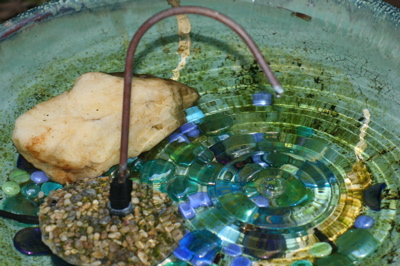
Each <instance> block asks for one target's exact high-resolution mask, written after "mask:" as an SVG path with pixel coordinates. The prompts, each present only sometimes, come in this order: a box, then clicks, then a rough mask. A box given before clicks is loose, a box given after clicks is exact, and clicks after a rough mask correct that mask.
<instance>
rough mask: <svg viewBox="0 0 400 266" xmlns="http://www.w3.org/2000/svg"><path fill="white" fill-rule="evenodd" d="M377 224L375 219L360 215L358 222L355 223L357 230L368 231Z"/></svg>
mask: <svg viewBox="0 0 400 266" xmlns="http://www.w3.org/2000/svg"><path fill="white" fill-rule="evenodd" d="M374 223H375V220H374V218H372V217H371V216H368V215H360V216H358V217H357V219H356V221H355V222H354V227H355V228H360V229H368V228H371V227H372V226H373V225H374Z"/></svg>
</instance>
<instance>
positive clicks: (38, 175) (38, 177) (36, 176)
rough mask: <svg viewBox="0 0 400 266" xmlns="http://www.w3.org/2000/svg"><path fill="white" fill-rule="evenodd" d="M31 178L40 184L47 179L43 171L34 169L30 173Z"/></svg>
mask: <svg viewBox="0 0 400 266" xmlns="http://www.w3.org/2000/svg"><path fill="white" fill-rule="evenodd" d="M31 180H32V181H33V182H35V183H36V184H41V183H44V182H47V181H49V177H48V176H47V175H46V173H45V172H43V171H35V172H33V173H32V174H31Z"/></svg>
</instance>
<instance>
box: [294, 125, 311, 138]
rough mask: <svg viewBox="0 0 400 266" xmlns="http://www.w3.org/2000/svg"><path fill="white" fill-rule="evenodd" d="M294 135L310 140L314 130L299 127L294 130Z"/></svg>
mask: <svg viewBox="0 0 400 266" xmlns="http://www.w3.org/2000/svg"><path fill="white" fill-rule="evenodd" d="M296 133H297V135H299V136H302V137H306V138H311V137H312V136H314V129H312V128H310V127H304V126H301V127H298V128H296Z"/></svg>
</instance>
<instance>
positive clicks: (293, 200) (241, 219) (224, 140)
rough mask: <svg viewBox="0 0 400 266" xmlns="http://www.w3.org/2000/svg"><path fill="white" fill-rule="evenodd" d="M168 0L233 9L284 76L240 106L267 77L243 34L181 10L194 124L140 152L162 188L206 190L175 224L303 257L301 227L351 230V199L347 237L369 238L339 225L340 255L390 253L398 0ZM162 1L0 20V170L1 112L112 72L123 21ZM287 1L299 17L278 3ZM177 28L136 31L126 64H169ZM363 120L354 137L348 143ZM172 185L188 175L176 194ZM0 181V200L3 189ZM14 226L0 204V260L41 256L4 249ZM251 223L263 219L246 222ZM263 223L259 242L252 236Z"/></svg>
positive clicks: (73, 7) (132, 24)
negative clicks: (277, 93)
mask: <svg viewBox="0 0 400 266" xmlns="http://www.w3.org/2000/svg"><path fill="white" fill-rule="evenodd" d="M181 4H183V5H199V6H204V7H208V8H212V9H215V10H217V11H220V12H221V13H224V14H226V15H228V16H229V17H231V18H233V19H235V20H236V21H237V22H238V23H239V24H241V25H242V26H243V27H244V28H245V29H246V30H247V31H248V33H249V34H250V35H251V36H252V37H253V38H254V40H255V42H256V43H257V44H258V45H259V47H260V49H261V51H262V53H263V54H264V56H265V58H266V59H267V61H268V62H269V63H270V65H271V68H272V70H273V71H274V72H275V73H276V75H277V78H278V79H279V81H280V82H281V83H282V85H283V87H284V88H285V93H284V94H283V95H282V97H281V98H279V99H278V98H276V97H272V100H271V99H268V104H267V105H266V104H262V105H261V106H260V105H258V106H257V105H254V104H253V94H256V93H260V92H263V93H270V94H272V95H274V92H273V90H272V88H270V86H269V85H268V83H267V81H266V79H265V78H264V76H263V74H262V72H261V71H260V69H259V68H258V66H257V64H256V63H255V61H254V59H253V57H252V55H251V53H250V51H249V50H248V48H247V47H246V46H245V45H244V43H243V42H242V41H241V40H240V39H239V37H237V36H236V35H235V34H234V33H233V32H232V31H230V30H229V29H228V28H227V27H226V26H224V25H222V24H220V23H219V22H217V21H213V20H211V19H209V18H206V17H200V16H195V15H190V16H189V19H190V23H191V25H192V29H191V41H192V47H191V53H190V56H189V57H188V60H187V63H186V66H185V67H184V68H183V69H182V70H181V71H180V78H179V80H178V81H179V82H182V83H185V84H187V85H189V86H192V87H194V88H196V89H197V90H198V92H199V93H200V95H201V98H200V100H199V101H198V102H197V104H196V105H197V107H196V108H198V110H201V111H202V112H203V113H204V115H205V116H204V117H200V118H198V121H188V122H193V123H194V124H196V125H197V127H194V126H193V124H192V125H191V128H192V127H193V128H195V130H196V132H195V133H193V134H192V135H189V134H188V133H186V131H185V132H183V131H182V132H181V133H182V134H186V135H187V136H186V137H187V138H186V139H188V140H189V141H191V144H187V143H186V145H184V148H182V147H180V146H182V145H178V144H177V142H172V143H169V140H168V139H166V140H164V141H163V142H161V143H160V144H159V145H158V146H156V147H155V148H154V149H153V150H152V151H151V152H149V153H148V154H147V155H146V157H145V158H144V159H145V160H146V161H153V160H157V161H153V164H156V163H158V164H160V165H161V163H160V162H162V165H161V166H160V165H159V166H158V167H159V168H160V169H161V168H165V165H167V166H168V169H175V170H174V171H175V172H174V173H175V175H176V177H175V179H173V178H171V179H169V181H168V182H169V184H170V185H169V187H168V186H167V187H166V188H165V189H166V190H168V191H169V192H168V193H169V194H171V195H173V197H174V199H175V200H176V201H179V202H180V203H182V202H183V201H185V202H189V200H190V199H192V201H193V202H194V201H195V200H198V199H194V198H195V196H191V195H201V194H195V193H206V192H207V195H209V197H210V200H211V201H212V204H211V202H210V201H209V200H208V198H207V204H204V205H202V206H200V205H199V206H197V205H196V206H197V207H196V208H194V207H193V206H191V205H188V204H187V203H186V205H187V206H186V205H185V206H186V207H187V208H186V209H185V210H187V209H188V208H189V209H190V212H191V214H190V215H188V216H187V217H191V218H187V219H188V226H189V228H191V229H193V230H195V229H196V230H200V229H201V228H203V227H207V229H208V230H210V231H211V232H212V233H214V235H218V236H219V237H220V238H221V239H222V245H223V247H226V246H227V245H228V244H237V245H238V246H239V248H238V249H239V250H241V248H242V249H243V253H244V254H246V256H247V255H251V256H252V257H253V258H257V259H255V260H262V259H264V258H268V259H269V260H268V261H264V262H263V261H259V265H282V264H287V265H290V264H291V263H295V261H296V260H300V259H306V260H310V261H312V262H315V258H312V257H311V258H310V255H309V252H308V248H309V247H311V246H312V245H313V244H315V243H316V242H317V240H316V238H315V236H316V235H317V234H314V233H313V228H314V227H318V228H319V229H320V230H321V231H322V232H323V234H324V235H325V236H327V237H328V238H330V239H331V240H332V241H336V240H337V238H338V237H339V235H343V234H344V233H345V232H346V231H348V230H354V229H350V228H352V226H353V223H354V221H355V219H356V218H357V214H360V215H361V214H365V215H368V216H370V217H372V218H373V219H374V225H373V226H372V227H371V228H369V229H357V230H368V233H365V234H363V235H360V238H362V239H364V240H365V239H366V240H368V241H370V242H371V243H370V245H367V244H368V243H367V244H366V245H367V246H368V248H364V249H362V250H363V253H362V252H361V251H359V250H349V249H348V248H346V247H347V246H348V245H349V243H348V240H347V239H346V236H348V235H349V233H348V234H347V235H345V237H343V238H342V241H339V243H340V247H339V249H340V248H342V249H346V250H347V251H344V253H342V254H347V253H348V254H350V255H349V257H351V259H356V262H355V263H356V264H358V265H382V264H385V263H400V258H399V255H398V254H400V252H399V248H400V243H399V235H398V231H397V230H398V228H399V213H398V211H397V210H398V208H399V206H398V205H399V202H398V193H399V182H398V180H399V178H400V177H399V174H400V173H399V171H400V168H399V164H400V150H399V147H398V146H399V144H400V139H399V136H400V126H399V125H400V119H399V116H398V110H399V107H400V88H399V84H400V75H399V72H400V66H399V62H400V46H399V43H400V11H399V9H396V8H393V7H391V6H389V5H387V4H385V3H383V2H381V1H340V0H336V1H316V0H314V1H313V0H308V1H306V0H296V1H293V0H285V1H282V0H281V1H278V0H276V1H275V0H272V1H246V0H237V1H228V0H226V1H224V0H218V1H215V0H212V1H211V0H204V1H192V0H181ZM279 7H284V8H287V9H289V10H286V9H282V8H279ZM166 8H169V5H168V3H167V1H161V0H157V1H154V0H152V1H144V0H143V1H140V0H138V1H123V0H119V1H118V0H109V1H105V0H102V1H89V0H84V1H69V0H67V1H60V2H57V1H54V2H51V3H49V4H47V5H44V6H41V7H39V8H37V9H34V10H32V11H30V12H28V13H25V14H23V15H21V16H20V17H18V18H15V19H13V20H10V21H8V22H5V23H4V24H2V25H0V90H1V94H2V97H1V99H0V102H1V104H0V110H1V112H0V121H1V124H2V126H1V128H0V144H1V149H0V155H1V158H2V159H1V160H0V173H1V175H0V184H3V183H4V182H5V181H6V180H7V178H8V177H9V174H10V172H11V171H12V170H13V169H14V168H15V165H16V161H17V153H16V150H15V147H14V146H13V144H12V142H11V133H12V129H13V125H14V121H15V119H16V118H17V117H18V116H19V115H20V114H22V113H23V112H25V111H27V110H28V109H30V108H32V107H33V106H34V105H35V104H37V103H39V102H42V101H44V100H47V99H49V98H50V97H52V96H55V95H57V94H59V93H61V92H63V91H65V90H68V89H70V88H71V87H72V85H73V82H74V80H75V79H76V78H77V77H78V76H79V75H81V74H83V73H85V72H89V71H100V72H108V73H110V72H121V71H123V68H124V62H125V59H124V58H125V52H126V49H127V46H128V44H129V41H130V38H131V37H132V36H133V34H134V32H135V31H136V30H137V28H138V27H139V26H140V25H141V23H142V22H144V21H145V20H147V19H148V18H149V17H150V16H152V15H154V14H155V13H157V12H158V11H161V10H163V9H166ZM291 10H292V11H293V12H301V13H303V14H306V15H307V16H310V17H311V18H312V19H311V20H306V19H303V18H302V17H300V16H296V15H292V11H291ZM65 25H68V27H66V26H65ZM176 33H177V27H176V19H175V18H169V19H166V20H163V21H161V22H159V23H158V24H157V25H155V26H154V27H153V28H152V29H151V30H150V31H149V32H148V33H146V35H145V36H144V38H143V40H142V41H141V42H140V45H139V50H138V52H137V54H136V56H135V59H134V62H135V63H134V64H135V67H134V69H135V72H136V73H148V74H152V75H155V76H159V77H163V78H171V77H172V75H173V74H172V70H173V69H175V68H176V66H177V65H178V63H179V61H180V56H179V54H178V53H177V52H176V51H177V47H178V36H177V34H176ZM270 100H271V104H270ZM365 109H367V110H368V111H369V114H370V116H371V118H370V122H369V124H366V120H367V118H366V115H365V112H364V110H365ZM196 110H197V109H196ZM197 114H198V113H197ZM196 119H197V118H196ZM363 126H364V127H363ZM362 128H363V130H364V131H365V133H366V134H365V136H364V137H363V138H364V139H365V142H366V147H365V149H363V150H362V152H360V153H357V149H355V148H357V147H358V146H357V144H358V143H359V141H360V140H361V137H360V136H361V133H362V132H363V131H362V130H361V129H362ZM182 130H189V129H186V128H183V129H182ZM186 139H185V141H186ZM355 150H356V151H355ZM357 156H361V157H362V161H363V162H365V166H366V168H363V167H361V168H360V169H367V170H358V172H357V173H358V174H354V173H355V172H354V166H355V164H356V163H357V161H358V160H359V158H358V157H357ZM199 158H200V159H199ZM357 158H358V159H357ZM161 160H164V161H161ZM166 161H168V162H166ZM148 164H149V163H147V165H148ZM170 164H171V165H170ZM172 164H173V165H172ZM144 165H145V166H143V167H146V164H144ZM172 172H173V171H172ZM141 174H142V175H143V174H145V173H141ZM152 174H153V173H150V174H149V173H147V175H148V176H147V177H146V178H147V180H149V182H150V181H152V179H154V178H155V177H154V176H153V175H152ZM168 176H169V175H168ZM182 176H189V177H190V180H189V179H184V178H183V177H182ZM370 176H371V178H370ZM177 177H178V178H177ZM277 177H278V179H277ZM168 178H170V177H168ZM369 178H370V179H371V180H369ZM153 181H154V180H153ZM159 181H160V183H162V182H164V181H166V180H164V179H163V178H160V179H159ZM300 181H301V182H300ZM367 181H370V183H372V184H378V183H385V184H386V185H387V186H386V188H385V189H383V190H382V191H381V194H382V200H381V202H380V211H373V210H371V209H370V208H369V207H368V206H366V205H365V204H363V191H364V190H365V186H366V184H367ZM168 182H167V183H168ZM155 183H158V182H155ZM174 183H176V184H178V185H176V186H172V185H171V184H174ZM185 184H190V188H191V189H190V192H189V193H187V194H185V193H186V192H188V191H187V190H185V188H186V187H185V186H186V185H185ZM154 186H155V188H157V189H158V188H160V187H161V189H162V188H163V185H162V184H154ZM188 186H189V185H188ZM194 187H195V188H194ZM178 188H179V189H178ZM293 191H296V192H298V193H293ZM184 192H185V193H184ZM0 193H1V194H0V197H1V199H0V203H4V201H5V200H6V198H7V197H8V196H6V195H4V193H3V191H0ZM196 202H197V201H196ZM237 202H240V203H241V204H242V205H240V206H239V205H237V204H236V203H237ZM177 203H178V202H177ZM193 212H196V216H194V217H193ZM222 214H224V215H222ZM263 217H264V218H263ZM266 217H272V218H271V219H269V220H268V219H267V218H266ZM274 219H276V220H274ZM204 224H207V226H204ZM22 227H23V225H21V224H20V223H17V222H12V221H10V220H6V219H2V218H1V219H0V235H1V236H2V237H1V238H0V243H1V244H0V245H1V247H2V252H1V253H0V261H3V262H4V261H5V262H6V265H50V264H51V262H50V260H51V259H50V257H46V256H42V257H27V256H24V255H22V254H21V253H19V252H18V251H17V250H15V249H14V247H13V244H12V239H13V237H14V235H15V233H16V232H17V231H18V230H20V229H21V228H22ZM243 228H246V230H244V229H243ZM260 228H261V229H263V230H267V231H265V232H262V233H260V232H259V231H260V230H259V229H260ZM351 232H353V231H351ZM261 234H265V235H261ZM264 236H268V237H270V239H272V240H271V242H260V241H259V239H261V238H262V237H264ZM339 239H340V238H339ZM271 243H272V244H271ZM257 245H258V246H260V245H261V246H263V247H264V248H263V250H262V251H260V249H258V248H255V246H257ZM272 246H273V248H271V247H272ZM234 247H235V248H237V247H236V246H234ZM372 247H373V248H372ZM269 248H271V249H270V250H269ZM375 248H376V252H373V250H374V249H375ZM222 249H223V248H222ZM277 249H278V250H283V252H282V254H279V256H278V257H276V256H275V255H274V256H275V257H274V256H273V255H271V254H270V253H273V252H275V251H276V250H277ZM232 252H233V251H232ZM235 252H236V251H235ZM241 252H242V251H240V252H239V253H237V254H241ZM346 252H347V253H346ZM235 254H236V253H235ZM348 254H347V255H348ZM235 256H236V255H235ZM238 256H239V255H238ZM240 256H242V255H240ZM339 257H340V259H342V260H344V261H348V259H347V258H346V257H343V256H342V255H341V254H339V255H338V254H336V253H335V254H332V255H329V256H327V257H325V261H331V260H333V262H334V258H339ZM364 257H365V258H364ZM232 258H233V257H232ZM246 258H247V257H244V258H243V259H242V257H237V259H236V260H237V261H240V260H246ZM337 260H338V259H337ZM167 262H168V261H167ZM228 262H230V259H229V258H228V257H227V258H226V259H222V260H221V265H225V264H223V263H228ZM246 262H247V260H246ZM237 263H239V262H237ZM320 263H322V261H320ZM317 264H318V263H317ZM237 265H239V264H237ZM253 265H254V264H253ZM257 265H258V264H257ZM293 265H296V264H293ZM318 265H319V264H318ZM321 265H322V264H321Z"/></svg>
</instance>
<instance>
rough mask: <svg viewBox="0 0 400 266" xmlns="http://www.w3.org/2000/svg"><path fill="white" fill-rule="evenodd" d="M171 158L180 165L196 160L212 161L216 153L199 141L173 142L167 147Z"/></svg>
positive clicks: (189, 163)
mask: <svg viewBox="0 0 400 266" xmlns="http://www.w3.org/2000/svg"><path fill="white" fill-rule="evenodd" d="M167 152H168V153H169V155H170V158H171V159H172V160H173V161H174V162H175V163H176V164H177V165H180V166H189V165H191V164H192V163H194V162H195V161H196V160H199V161H202V162H211V161H212V160H213V159H214V154H213V153H212V152H211V151H210V150H209V149H208V148H206V147H204V146H202V145H201V144H199V143H190V144H187V143H176V142H174V143H171V144H170V145H169V146H168V147H167Z"/></svg>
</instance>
